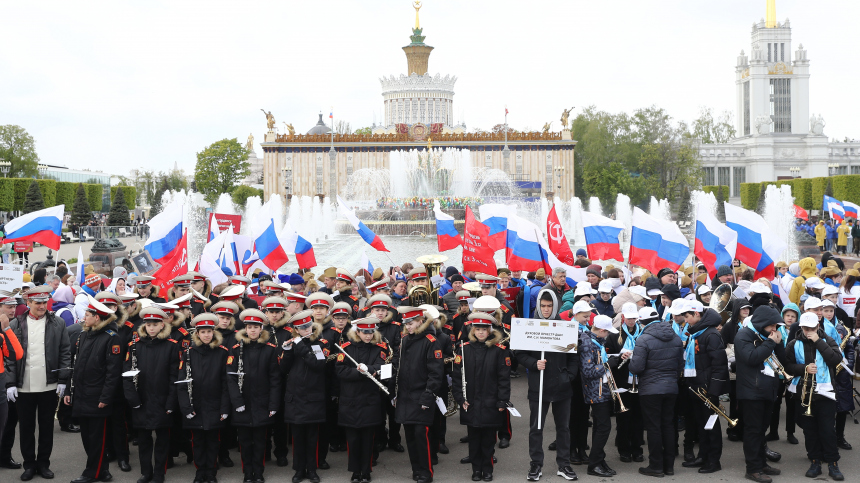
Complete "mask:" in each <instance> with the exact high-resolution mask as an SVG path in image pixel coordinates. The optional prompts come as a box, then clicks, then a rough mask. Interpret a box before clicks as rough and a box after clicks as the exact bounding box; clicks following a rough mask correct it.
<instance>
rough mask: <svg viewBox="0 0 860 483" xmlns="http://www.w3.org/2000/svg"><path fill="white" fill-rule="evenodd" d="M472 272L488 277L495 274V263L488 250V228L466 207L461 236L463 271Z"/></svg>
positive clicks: (490, 249)
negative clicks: (463, 228)
mask: <svg viewBox="0 0 860 483" xmlns="http://www.w3.org/2000/svg"><path fill="white" fill-rule="evenodd" d="M471 270H474V271H476V272H478V273H486V274H489V275H495V274H496V261H495V260H494V259H493V249H492V248H490V227H488V226H487V225H485V224H483V223H481V222H480V221H478V220H477V219H476V218H475V215H474V213H472V209H471V208H469V206H468V205H467V206H466V230H465V233H464V234H463V271H464V272H468V271H471Z"/></svg>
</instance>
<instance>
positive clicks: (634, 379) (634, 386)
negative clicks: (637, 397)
mask: <svg viewBox="0 0 860 483" xmlns="http://www.w3.org/2000/svg"><path fill="white" fill-rule="evenodd" d="M638 379H639V376H637V375H636V374H633V387H631V388H630V394H639V389H636V381H637V380H638Z"/></svg>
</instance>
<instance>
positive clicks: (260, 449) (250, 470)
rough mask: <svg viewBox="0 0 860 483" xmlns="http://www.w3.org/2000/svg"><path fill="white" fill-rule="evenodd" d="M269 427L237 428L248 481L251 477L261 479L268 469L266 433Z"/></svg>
mask: <svg viewBox="0 0 860 483" xmlns="http://www.w3.org/2000/svg"><path fill="white" fill-rule="evenodd" d="M268 429H269V427H268V426H258V427H256V428H250V427H246V426H240V427H238V428H236V433H237V434H238V436H239V451H240V452H241V454H242V472H244V474H245V478H246V479H247V478H248V477H250V476H253V477H256V478H260V477H262V476H263V470H264V469H265V467H266V459H265V458H266V455H265V452H266V431H268Z"/></svg>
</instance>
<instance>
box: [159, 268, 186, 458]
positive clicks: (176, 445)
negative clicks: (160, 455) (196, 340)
mask: <svg viewBox="0 0 860 483" xmlns="http://www.w3.org/2000/svg"><path fill="white" fill-rule="evenodd" d="M188 285H189V286H190V281H189V284H188ZM185 288H186V289H188V286H186V287H185ZM190 299H191V294H190V293H186V294H183V295H181V296H179V297H178V298H175V299H173V300H172V301H170V302H166V303H163V304H158V308H160V309H161V310H163V311H164V313H165V314H167V319H165V321H164V322H165V323H166V324H167V325H169V326H170V327H171V331H170V338H171V339H173V340H175V341H176V342H177V343H179V348H180V350H186V349H188V348H189V347H191V332H189V330H188V328H187V326H186V325H185V320H186V318H185V313H183V311H182V310H180V306H179V305H177V304H182V303H185V302H188V301H189V300H190ZM180 452H181V453H185V460H186V461H187V462H188V463H191V462H192V461H193V460H194V453H193V452H192V451H191V434H190V433H189V432H188V431H185V430H184V429H182V415H181V414H179V412H178V411H175V412H174V413H173V429H171V431H170V457H169V458H168V459H167V467H168V468H173V465H174V462H173V458H175V457H177V456H179V453H180Z"/></svg>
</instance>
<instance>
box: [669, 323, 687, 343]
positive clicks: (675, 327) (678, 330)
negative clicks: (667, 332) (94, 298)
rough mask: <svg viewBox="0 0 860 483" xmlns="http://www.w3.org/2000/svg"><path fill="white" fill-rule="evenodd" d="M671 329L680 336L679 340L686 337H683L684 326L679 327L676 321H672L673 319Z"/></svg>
mask: <svg viewBox="0 0 860 483" xmlns="http://www.w3.org/2000/svg"><path fill="white" fill-rule="evenodd" d="M672 330H674V331H675V334H677V335H678V337H680V339H681V340H685V339H686V337H684V332H686V329H684V327H681V326H680V325H678V324H677V323H675V321H674V320H673V321H672Z"/></svg>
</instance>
